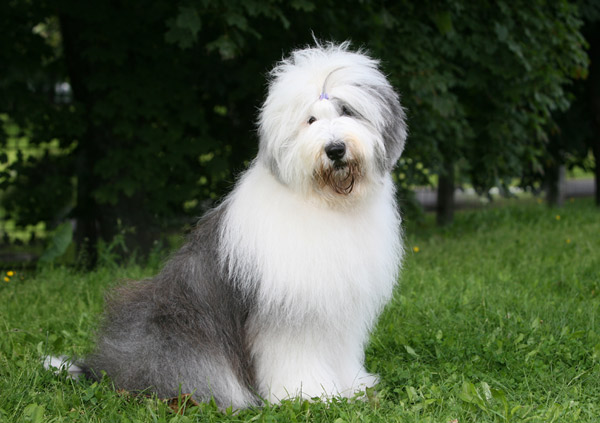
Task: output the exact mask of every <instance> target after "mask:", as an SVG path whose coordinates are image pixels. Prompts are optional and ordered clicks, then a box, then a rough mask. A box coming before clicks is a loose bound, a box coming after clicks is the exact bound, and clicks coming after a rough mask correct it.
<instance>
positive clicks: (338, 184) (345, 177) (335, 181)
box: [315, 160, 362, 195]
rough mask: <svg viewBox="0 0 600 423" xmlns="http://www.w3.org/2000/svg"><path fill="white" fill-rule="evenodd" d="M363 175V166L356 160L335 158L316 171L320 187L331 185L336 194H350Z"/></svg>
mask: <svg viewBox="0 0 600 423" xmlns="http://www.w3.org/2000/svg"><path fill="white" fill-rule="evenodd" d="M361 177H362V171H361V166H360V165H359V163H358V162H357V161H355V160H335V161H334V162H333V163H330V164H328V165H323V166H320V167H319V168H318V169H317V170H316V171H315V179H316V181H317V183H318V185H319V187H320V188H325V187H329V188H331V189H332V190H333V191H334V192H335V193H336V194H342V195H348V194H350V193H351V192H352V190H353V189H354V186H355V185H356V183H357V182H358V181H359V180H360V178H361Z"/></svg>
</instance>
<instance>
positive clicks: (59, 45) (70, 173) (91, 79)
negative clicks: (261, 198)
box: [0, 1, 287, 265]
mask: <svg viewBox="0 0 600 423" xmlns="http://www.w3.org/2000/svg"><path fill="white" fill-rule="evenodd" d="M186 4H187V3H185V2H181V3H179V4H178V3H177V2H168V1H157V2H152V3H151V4H148V3H147V2H143V1H128V2H113V3H106V2H92V3H89V2H86V3H79V2H72V1H56V2H36V5H35V6H34V5H32V4H29V3H25V2H19V1H14V2H8V3H3V5H2V6H0V7H2V9H3V10H2V17H3V22H2V24H3V28H6V29H8V33H7V37H6V38H5V40H4V43H3V46H4V47H3V49H2V50H1V51H0V55H1V56H0V57H3V59H5V60H3V61H2V62H3V66H4V69H2V74H3V75H7V78H5V79H4V81H3V86H2V87H0V89H1V90H2V97H1V98H2V100H0V113H5V114H6V116H8V118H7V119H9V120H10V122H11V123H15V124H16V125H14V126H15V127H18V128H20V131H22V133H23V135H26V136H27V138H28V139H29V143H30V144H31V145H34V146H37V147H38V148H39V149H42V150H44V149H45V146H46V145H48V143H49V142H54V140H56V141H57V142H58V150H57V151H51V150H50V149H47V150H46V153H45V154H43V155H42V156H41V157H32V156H30V157H27V156H26V155H24V154H22V152H20V154H19V155H18V157H17V160H16V161H14V162H13V163H12V164H11V166H10V167H9V168H8V169H6V170H5V171H4V172H3V174H2V188H3V190H5V195H4V199H3V205H4V207H5V208H6V209H7V210H8V212H9V213H10V214H11V215H12V216H13V217H15V218H16V219H17V222H18V224H20V225H25V224H29V223H37V221H39V220H44V221H48V222H51V221H58V220H60V219H62V218H64V217H65V215H67V214H68V215H69V216H71V217H73V218H74V219H75V220H76V222H77V226H76V233H75V234H76V240H77V242H78V244H79V245H80V246H81V247H83V248H82V249H83V255H84V256H87V260H88V261H89V263H90V264H92V265H93V263H94V262H95V246H96V242H97V240H98V239H99V238H100V237H102V238H105V239H110V238H111V237H112V236H114V234H115V233H116V232H117V231H118V230H119V227H120V226H123V227H129V228H134V230H135V233H134V237H135V238H137V240H136V241H137V244H138V245H150V244H151V241H152V240H153V239H154V237H155V236H156V232H157V229H158V228H159V224H160V223H163V224H164V223H165V222H168V220H169V219H172V218H173V217H177V216H181V215H187V216H193V215H197V214H199V213H201V211H202V208H203V203H202V202H201V201H198V199H200V200H202V199H210V198H216V197H217V196H219V195H220V194H221V193H222V192H223V191H224V190H225V189H226V187H227V186H228V185H229V183H230V181H231V171H230V169H238V170H239V169H241V168H242V166H243V160H248V158H249V157H251V156H252V153H253V150H254V148H255V147H254V146H255V144H256V143H255V142H253V140H252V139H251V138H252V133H253V121H254V113H255V110H256V108H257V106H258V104H259V101H260V100H259V99H260V97H261V92H262V90H263V85H264V72H265V67H264V66H265V63H267V62H266V61H264V60H245V59H246V58H243V57H242V56H241V53H240V52H241V50H242V49H244V48H247V45H246V38H249V39H253V38H256V37H259V36H260V34H258V32H257V31H256V30H254V29H253V28H252V27H250V25H249V20H254V22H255V24H257V25H259V24H260V23H262V22H263V21H264V20H266V21H269V23H270V24H271V25H272V26H274V27H282V26H285V25H286V24H287V21H286V20H285V17H284V15H283V12H282V10H281V9H280V8H279V6H277V5H276V3H275V2H272V3H269V2H251V1H249V2H248V1H247V2H225V1H212V2H206V3H205V4H204V6H202V7H199V9H194V8H191V7H189V6H186ZM271 21H273V22H271ZM32 29H34V30H33V31H32ZM200 29H202V31H200ZM248 50H250V48H248ZM251 55H252V51H251V52H250V53H249V56H248V57H252V56H251ZM271 60H272V59H271V57H269V61H271ZM224 75H227V76H228V77H227V78H225V77H223V76H224ZM65 82H68V87H70V91H69V93H68V98H67V99H63V101H60V99H57V98H56V90H55V86H56V85H57V84H62V83H65ZM0 142H1V143H3V144H5V143H6V138H4V139H3V140H1V141H0ZM234 146H235V148H234ZM48 170H50V172H48ZM49 175H50V176H52V178H51V179H49V178H48V176H49ZM36 190H37V191H36ZM31 193H35V195H34V196H31ZM48 205H50V207H48ZM73 207H74V208H73Z"/></svg>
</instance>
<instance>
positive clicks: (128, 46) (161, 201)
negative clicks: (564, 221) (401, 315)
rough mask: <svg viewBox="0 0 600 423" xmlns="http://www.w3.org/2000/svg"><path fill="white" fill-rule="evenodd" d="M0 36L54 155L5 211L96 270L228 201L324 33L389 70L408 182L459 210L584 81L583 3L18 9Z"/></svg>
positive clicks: (532, 140) (20, 100)
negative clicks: (68, 229)
mask: <svg viewBox="0 0 600 423" xmlns="http://www.w3.org/2000/svg"><path fill="white" fill-rule="evenodd" d="M0 25H2V27H3V30H4V32H5V38H4V40H3V43H2V44H1V45H0V66H1V68H0V70H1V72H2V75H3V79H2V84H1V85H0V115H1V116H2V118H3V119H4V126H5V128H8V127H10V128H12V129H11V131H13V133H12V135H11V136H12V137H15V136H22V137H23V138H27V139H28V142H29V145H31V146H34V147H35V148H36V150H37V151H38V152H39V151H42V152H43V153H42V154H38V155H27V154H25V153H24V152H23V151H21V152H20V154H18V155H17V156H16V158H15V159H13V160H12V161H11V164H10V166H9V167H8V168H5V169H4V170H3V172H2V174H0V189H1V190H2V191H3V199H2V201H3V207H4V208H5V209H6V210H7V211H8V212H9V213H11V216H12V217H13V218H15V219H17V222H18V223H19V224H20V225H25V224H27V223H37V222H38V221H40V220H42V221H46V222H54V223H58V222H60V221H61V220H64V218H65V217H69V218H72V219H75V221H76V222H77V226H76V239H77V241H78V244H79V245H80V246H82V247H83V248H82V251H84V253H85V254H84V255H87V256H88V257H89V262H90V263H93V262H94V247H95V244H96V240H97V239H98V238H104V239H110V238H111V237H112V236H113V235H114V234H115V233H116V232H117V231H118V230H119V228H120V227H128V228H133V231H134V233H133V234H132V237H133V238H136V241H137V243H138V244H142V245H148V244H150V241H151V240H153V239H154V237H155V234H156V232H157V231H158V230H159V229H160V227H161V225H166V224H168V223H169V222H170V221H173V220H174V219H180V218H181V217H183V218H184V219H186V220H187V219H191V218H192V217H193V216H197V215H198V214H200V213H202V211H203V209H204V208H205V206H206V203H210V202H211V201H213V200H214V199H216V198H218V197H219V196H220V195H222V194H223V193H224V192H225V191H226V190H227V188H228V187H229V185H230V184H231V181H232V179H233V177H234V176H233V175H234V174H235V173H236V172H238V171H240V170H242V169H243V168H244V163H245V162H247V161H248V160H250V159H251V158H252V156H253V155H254V152H255V148H256V139H254V136H253V133H254V120H255V115H256V110H257V107H258V106H259V104H260V101H261V100H262V98H263V95H264V86H265V81H264V80H265V75H266V72H267V70H268V69H269V67H270V66H271V65H272V64H273V62H274V61H276V60H278V59H280V58H281V56H282V54H283V53H286V52H288V51H289V50H291V48H293V47H297V46H299V45H306V44H309V43H311V42H312V31H314V33H315V35H316V36H317V37H320V38H323V39H333V40H337V41H343V40H346V39H352V40H353V41H354V45H355V46H357V47H358V46H364V47H366V48H367V49H369V50H370V51H371V53H372V54H373V55H374V56H377V57H381V58H382V60H383V62H382V65H383V68H384V70H385V71H386V72H387V73H389V74H390V78H391V80H392V82H393V83H394V84H395V86H396V87H397V88H398V91H399V92H400V93H401V94H402V98H403V104H404V106H405V107H406V108H407V109H408V116H409V126H410V133H411V135H410V138H409V142H408V145H407V150H406V153H405V155H404V158H403V159H402V160H401V162H400V164H399V167H398V170H397V174H396V176H397V179H398V181H399V182H400V184H401V186H403V187H405V188H406V187H411V186H413V185H414V184H422V183H426V182H427V181H429V179H430V175H429V174H428V173H427V171H428V170H429V171H430V172H432V173H434V174H436V175H438V179H439V181H440V185H441V186H445V187H446V192H447V193H448V194H451V193H452V192H453V191H454V186H455V185H456V184H459V183H462V182H463V181H470V182H471V183H473V184H474V185H475V186H476V187H477V189H478V190H479V191H480V192H482V193H485V192H486V191H487V190H488V189H489V188H490V187H491V186H494V185H503V184H506V183H507V180H508V179H509V178H511V177H513V176H515V175H519V174H520V172H521V170H522V169H523V167H525V166H528V165H530V164H531V163H537V162H539V160H540V156H539V154H538V153H539V152H540V151H541V149H542V146H543V145H544V142H545V139H546V132H547V124H548V123H549V121H550V119H551V117H550V113H551V111H552V110H555V109H560V108H565V107H567V106H568V101H567V95H566V94H565V91H564V89H563V86H564V85H565V84H566V83H567V82H568V81H569V78H570V77H572V76H573V75H576V74H577V73H579V74H583V73H585V66H586V56H585V54H584V51H583V48H582V43H583V41H582V38H581V35H580V33H579V30H578V29H579V26H580V21H579V20H578V19H577V14H576V9H575V8H574V6H572V5H571V4H570V3H568V2H567V1H556V2H550V3H547V2H544V1H542V0H535V1H533V2H531V1H529V2H526V1H518V2H516V3H515V2H510V3H508V2H502V1H500V2H493V3H488V2H483V3H473V2H467V1H466V0H444V1H442V0H438V1H426V2H420V3H415V2H409V1H403V2H380V3H372V2H358V3H356V4H353V5H352V7H348V5H347V4H346V3H341V2H339V1H336V0H324V1H322V2H319V4H318V8H317V7H316V3H315V2H312V1H310V0H305V1H294V2H290V3H281V2H278V1H276V0H270V1H259V0H246V1H242V0H235V1H225V0H208V1H203V2H199V1H187V0H186V1H183V0H181V1H174V2H168V1H166V0H158V1H153V2H151V3H148V2H144V1H141V0H128V1H121V0H120V1H115V2H111V3H106V2H84V3H82V2H75V1H72V0H53V1H52V0H41V1H39V2H35V5H33V4H32V3H28V2H22V1H19V0H10V1H8V2H3V3H2V4H1V5H0ZM548 34H551V35H552V36H548ZM67 83H68V84H67ZM66 84H67V85H66ZM57 87H58V88H57ZM60 87H63V88H64V87H69V88H70V89H67V90H65V89H62V88H60ZM15 128H16V129H15ZM15 131H16V132H18V134H16V135H15V133H14V132H15ZM2 135H3V137H0V145H6V142H7V136H6V135H7V134H6V133H5V134H2ZM0 159H4V160H6V156H0ZM32 192H35V196H31V195H30V193H32ZM403 192H406V190H404V191H403ZM441 193H443V190H441ZM444 198H446V199H447V201H450V200H451V198H452V196H451V195H446V196H444ZM441 203H442V204H446V205H448V203H447V202H444V201H441ZM451 216H452V207H447V208H446V212H444V213H442V212H440V222H444V221H449V220H451ZM86 246H87V247H86Z"/></svg>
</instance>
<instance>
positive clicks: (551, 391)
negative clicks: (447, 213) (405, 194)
mask: <svg viewBox="0 0 600 423" xmlns="http://www.w3.org/2000/svg"><path fill="white" fill-rule="evenodd" d="M405 232H406V250H407V254H406V260H405V265H404V270H403V272H402V276H401V280H400V285H399V286H398V289H397V290H396V292H395V296H394V298H393V300H392V301H391V303H390V304H389V306H388V307H387V308H386V310H385V313H384V314H383V316H382V318H381V320H380V322H379V325H378V327H377V330H376V331H375V333H374V334H373V336H372V338H371V343H370V345H369V347H368V349H367V365H368V368H369V369H370V370H371V371H374V372H377V373H379V374H380V375H381V384H380V385H379V386H378V388H377V390H376V391H373V392H369V393H368V400H366V401H346V400H339V401H333V402H332V403H330V404H323V403H308V402H302V401H289V402H285V403H284V404H283V405H280V406H265V407H263V408H260V409H256V410H246V411H242V412H240V413H221V412H220V411H218V410H217V409H216V408H215V407H214V406H213V405H211V404H202V405H200V406H199V407H196V406H190V407H188V408H187V409H185V410H183V411H182V413H180V414H177V413H175V412H173V411H172V410H171V408H170V407H169V405H168V404H166V403H165V402H163V401H160V400H158V399H156V398H152V397H143V396H137V397H132V396H130V395H127V394H124V393H117V392H114V391H113V390H112V389H111V388H110V385H109V383H108V382H106V381H105V382H103V383H101V384H99V385H98V384H92V383H89V382H75V381H72V380H69V379H67V378H66V377H65V376H64V375H53V374H52V373H50V372H48V371H45V370H44V369H43V368H42V366H41V365H40V357H41V356H43V355H45V354H46V353H48V352H49V353H53V354H57V353H61V354H69V355H72V354H76V355H82V354H85V352H86V351H89V349H90V348H91V345H92V342H93V332H94V328H95V327H96V326H97V317H98V314H99V313H100V312H101V309H102V301H103V293H104V291H105V290H106V288H107V287H109V286H111V285H113V284H115V283H117V281H118V280H119V279H125V278H140V277H143V276H147V275H150V274H152V273H153V272H155V271H156V268H155V266H150V267H139V266H135V265H129V266H127V267H125V268H117V267H114V266H113V267H110V266H108V267H104V268H102V269H99V270H97V271H95V272H93V273H78V272H76V271H74V270H71V269H66V268H56V269H47V270H43V271H40V272H38V273H35V272H25V271H20V270H19V269H16V274H14V275H13V276H12V277H9V279H10V281H9V282H3V281H1V280H0V283H1V285H0V332H1V335H0V421H6V422H20V421H23V422H25V421H33V422H54V421H56V422H59V421H77V422H113V421H114V422H138V421H139V422H193V421H201V422H204V421H207V422H208V421H258V422H263V421H265V422H288V421H292V422H295V421H303V422H305V421H324V422H334V423H342V422H368V421H373V422H375V421H381V422H393V421H398V422H436V423H437V422H439V423H449V422H459V423H463V422H505V421H514V422H521V421H527V422H553V421H554V422H578V421H581V422H597V421H598V419H599V418H600V417H599V416H600V211H599V210H598V209H596V208H594V206H593V205H592V202H591V201H590V200H577V201H575V202H569V203H567V205H566V206H565V207H563V208H561V209H554V210H552V209H548V208H546V207H545V206H543V205H541V204H538V203H534V202H532V203H526V204H523V203H518V204H517V203H515V204H508V205H503V206H501V207H495V206H489V207H487V208H485V209H481V210H477V211H465V212H461V213H459V214H458V215H457V217H456V222H455V224H454V225H453V226H452V227H450V228H447V229H437V228H435V227H434V225H433V223H432V219H430V217H427V218H426V219H425V221H424V222H420V223H416V222H407V223H406V230H405ZM152 267H154V268H152ZM6 270H8V269H6ZM4 274H6V271H5V272H4ZM7 277H8V276H7ZM2 278H4V275H2Z"/></svg>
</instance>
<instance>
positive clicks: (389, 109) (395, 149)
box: [380, 86, 408, 170]
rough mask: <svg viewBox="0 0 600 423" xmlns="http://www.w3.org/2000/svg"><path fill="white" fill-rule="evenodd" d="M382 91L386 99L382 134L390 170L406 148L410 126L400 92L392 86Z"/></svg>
mask: <svg viewBox="0 0 600 423" xmlns="http://www.w3.org/2000/svg"><path fill="white" fill-rule="evenodd" d="M380 93H381V96H382V98H383V101H384V109H383V114H384V115H385V124H384V127H383V130H382V135H383V143H384V146H385V156H386V165H387V168H388V170H391V169H393V167H394V166H395V164H396V162H397V161H398V159H399V158H400V155H401V154H402V151H403V150H404V143H405V141H406V137H407V135H408V128H407V126H406V114H405V112H404V109H403V108H402V106H401V105H400V98H399V96H398V94H397V93H396V92H395V91H394V89H393V88H392V87H391V86H388V87H384V88H383V89H382V90H380Z"/></svg>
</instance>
